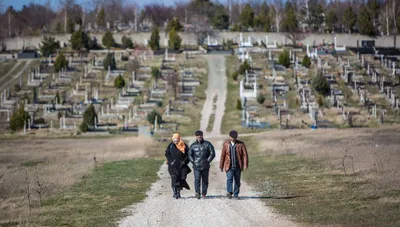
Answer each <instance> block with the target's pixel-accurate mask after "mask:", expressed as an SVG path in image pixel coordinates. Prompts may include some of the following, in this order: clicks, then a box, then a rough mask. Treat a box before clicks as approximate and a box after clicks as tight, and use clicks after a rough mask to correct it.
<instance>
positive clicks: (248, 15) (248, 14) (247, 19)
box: [240, 4, 254, 28]
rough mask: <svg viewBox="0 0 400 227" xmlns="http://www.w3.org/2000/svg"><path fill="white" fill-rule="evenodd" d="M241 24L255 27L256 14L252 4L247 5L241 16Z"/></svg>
mask: <svg viewBox="0 0 400 227" xmlns="http://www.w3.org/2000/svg"><path fill="white" fill-rule="evenodd" d="M240 23H241V24H242V25H243V26H244V27H245V28H249V27H253V25H254V12H253V9H252V8H251V6H250V4H246V6H245V7H244V8H243V10H242V13H241V14H240Z"/></svg>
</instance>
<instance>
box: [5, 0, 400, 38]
mask: <svg viewBox="0 0 400 227" xmlns="http://www.w3.org/2000/svg"><path fill="white" fill-rule="evenodd" d="M59 1H60V2H59V6H60V7H59V9H58V10H53V8H52V7H51V5H50V1H48V3H46V4H39V3H30V4H28V5H24V6H23V7H22V9H20V10H16V9H14V8H13V7H12V6H9V7H7V6H5V5H4V4H1V0H0V33H1V34H2V35H3V36H7V37H14V36H22V35H43V34H48V33H73V32H75V31H77V30H79V29H80V28H86V29H87V28H88V27H89V24H90V25H91V26H90V27H91V29H92V30H104V31H106V30H111V29H112V30H118V29H122V28H123V26H122V25H130V26H131V27H132V26H133V27H134V28H135V30H136V31H151V30H153V29H154V28H155V27H158V28H160V29H162V30H164V29H165V30H167V32H169V31H168V28H167V24H168V23H169V22H170V21H172V20H174V18H175V19H176V20H177V21H179V22H180V24H182V27H181V28H180V29H179V30H182V31H197V32H199V33H201V32H204V33H210V32H211V31H210V30H209V29H212V30H229V31H262V32H288V33H295V32H296V33H299V32H301V33H304V32H320V33H331V32H335V33H360V34H365V35H370V36H379V35H392V34H398V33H399V31H400V2H398V0H340V1H339V0H329V1H328V0H286V1H283V0H271V1H265V0H248V1H245V0H229V1H227V3H224V4H222V3H219V2H217V1H215V2H214V1H209V0H192V1H189V2H187V3H176V4H175V5H174V6H167V5H163V4H162V3H158V4H154V3H151V4H147V5H145V6H144V7H142V8H141V9H139V7H138V6H137V5H136V4H133V3H124V1H123V0H89V3H88V4H83V5H80V4H77V2H76V0H59ZM203 37H204V36H203ZM200 38H202V37H200Z"/></svg>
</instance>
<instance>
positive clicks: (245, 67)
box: [238, 60, 251, 75]
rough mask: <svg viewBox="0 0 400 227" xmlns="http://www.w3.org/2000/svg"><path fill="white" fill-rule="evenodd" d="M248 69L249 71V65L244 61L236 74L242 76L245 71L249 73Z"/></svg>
mask: <svg viewBox="0 0 400 227" xmlns="http://www.w3.org/2000/svg"><path fill="white" fill-rule="evenodd" d="M250 69H251V67H250V64H249V63H248V62H247V60H245V61H244V62H243V64H241V65H240V66H239V71H238V72H239V74H240V75H243V74H245V73H246V71H249V70H250Z"/></svg>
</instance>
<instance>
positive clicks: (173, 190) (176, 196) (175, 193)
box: [172, 187, 178, 199]
mask: <svg viewBox="0 0 400 227" xmlns="http://www.w3.org/2000/svg"><path fill="white" fill-rule="evenodd" d="M172 192H173V193H174V195H173V196H172V198H176V199H178V191H177V190H176V187H173V188H172Z"/></svg>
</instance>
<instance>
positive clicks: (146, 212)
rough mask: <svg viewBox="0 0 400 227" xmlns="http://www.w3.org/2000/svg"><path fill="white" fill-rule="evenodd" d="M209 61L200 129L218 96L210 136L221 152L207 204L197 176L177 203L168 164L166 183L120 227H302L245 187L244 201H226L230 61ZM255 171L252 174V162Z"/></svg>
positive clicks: (131, 210) (135, 207) (162, 172)
mask: <svg viewBox="0 0 400 227" xmlns="http://www.w3.org/2000/svg"><path fill="white" fill-rule="evenodd" d="M205 58H206V59H207V62H208V64H209V69H210V70H209V84H208V86H209V87H208V90H207V100H206V102H205V104H204V106H203V111H202V119H201V127H200V128H201V129H203V130H204V131H205V128H207V124H208V119H209V117H210V115H211V113H212V101H213V100H212V99H213V97H214V95H215V94H217V95H218V100H217V103H218V105H217V109H216V110H215V114H216V116H215V122H214V127H213V129H212V132H210V133H205V139H206V140H209V141H210V142H212V143H213V144H214V146H215V149H216V158H215V159H214V161H213V162H212V166H211V169H210V177H209V182H210V184H209V188H208V195H207V198H206V199H200V200H198V199H196V198H194V186H193V182H194V179H193V173H191V174H190V175H189V176H188V179H187V180H188V183H189V185H190V186H191V190H190V191H187V190H184V191H183V192H182V193H181V195H182V199H179V200H177V199H173V198H172V190H171V187H170V185H171V180H170V177H169V174H168V171H167V166H166V165H165V164H164V165H163V166H161V168H160V170H159V172H158V175H159V177H160V179H159V180H158V181H157V182H155V183H154V184H153V185H152V186H151V188H150V190H149V191H148V193H147V195H148V197H147V198H146V199H145V200H144V201H143V202H142V203H138V204H135V205H133V206H132V207H128V208H126V210H125V211H127V212H128V213H129V214H130V215H129V216H127V217H125V218H124V219H122V220H121V221H120V222H119V226H140V227H143V226H191V227H195V226H276V227H281V226H297V225H296V224H295V223H293V222H291V221H289V220H287V219H285V218H284V217H282V216H280V215H278V214H276V213H274V212H273V211H272V210H271V208H269V207H267V206H265V205H264V203H263V202H262V200H261V198H260V195H259V194H258V193H257V192H254V191H253V190H252V188H251V187H250V186H249V185H248V184H246V182H244V181H242V186H241V188H240V189H241V193H240V195H239V197H240V199H239V200H229V199H227V198H226V197H225V195H226V185H225V184H226V183H225V182H226V176H225V173H221V172H220V170H219V157H220V152H221V148H222V143H223V137H221V135H220V127H221V121H222V116H223V114H224V109H225V105H224V103H225V100H226V76H225V61H224V56H222V55H211V56H210V55H209V56H205ZM189 144H190V143H189ZM249 165H250V167H249V168H251V160H250V163H249Z"/></svg>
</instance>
